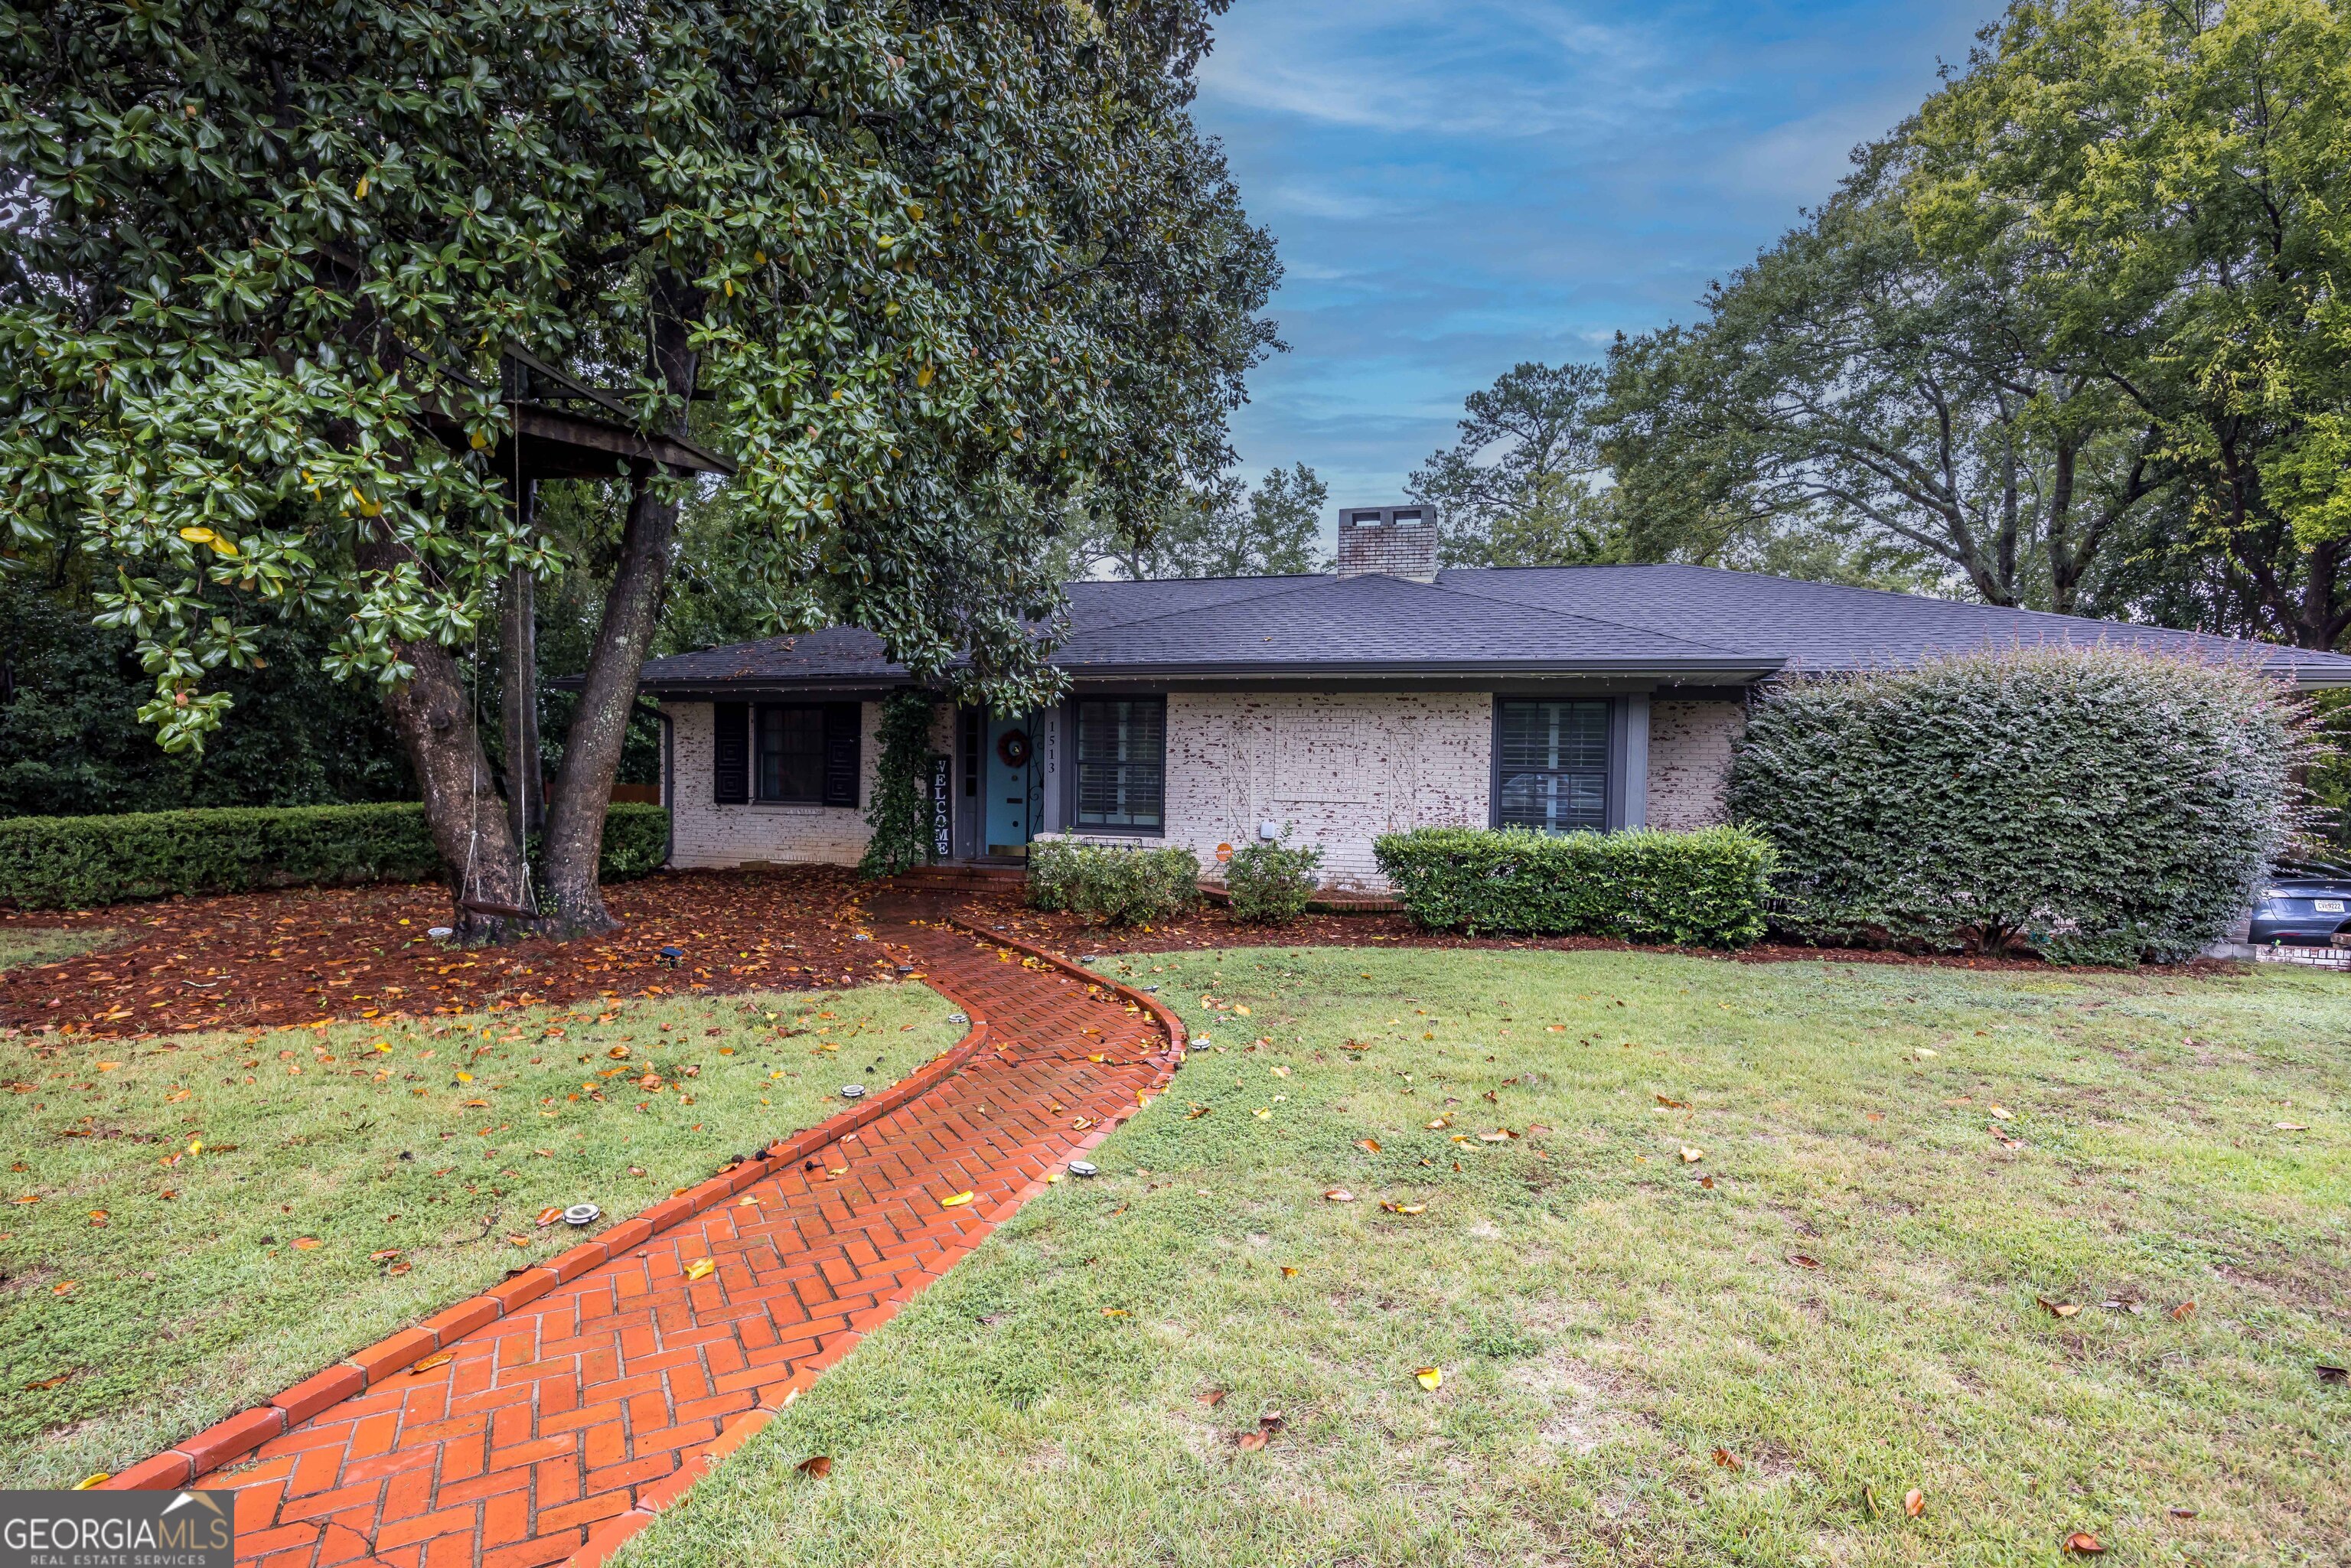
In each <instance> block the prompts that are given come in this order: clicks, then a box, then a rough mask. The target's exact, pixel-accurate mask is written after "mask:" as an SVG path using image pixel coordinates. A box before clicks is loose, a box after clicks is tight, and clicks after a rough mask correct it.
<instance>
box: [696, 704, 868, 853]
mask: <svg viewBox="0 0 2351 1568" xmlns="http://www.w3.org/2000/svg"><path fill="white" fill-rule="evenodd" d="M858 707H859V715H860V724H859V727H860V729H861V730H862V732H863V739H862V742H861V743H860V745H859V752H860V755H859V758H858V770H859V778H858V783H857V810H853V811H852V810H850V809H849V808H848V807H846V806H781V805H762V804H759V803H758V802H753V803H751V804H747V805H742V806H721V805H718V804H717V803H716V802H715V801H713V800H711V798H710V797H711V792H712V779H711V760H710V745H711V728H712V726H711V713H710V705H709V704H708V703H664V704H663V705H662V712H664V713H665V714H667V715H668V716H669V717H670V723H671V724H672V726H674V730H673V734H672V745H673V746H674V747H675V750H674V752H673V753H672V755H671V765H672V768H673V778H674V783H675V789H676V799H675V800H673V801H671V803H670V821H671V823H672V824H673V829H672V831H673V832H674V835H675V836H674V840H673V841H672V845H671V849H670V864H672V865H674V866H730V865H742V864H744V863H745V862H751V861H766V862H770V863H772V864H777V865H782V864H786V863H789V862H796V861H811V862H817V863H819V864H824V865H855V864H856V863H857V857H858V856H860V855H862V854H863V853H864V852H865V841H866V840H867V839H869V838H871V837H872V829H871V828H869V827H867V826H866V825H865V809H866V807H868V806H870V805H871V804H872V800H873V764H874V761H875V758H876V754H877V753H878V752H879V751H880V750H881V749H882V747H881V741H880V738H879V736H878V733H877V732H878V730H879V728H880V726H881V722H882V705H881V704H879V703H861V704H859V705H858Z"/></svg>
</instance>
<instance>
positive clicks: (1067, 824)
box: [1040, 691, 1167, 839]
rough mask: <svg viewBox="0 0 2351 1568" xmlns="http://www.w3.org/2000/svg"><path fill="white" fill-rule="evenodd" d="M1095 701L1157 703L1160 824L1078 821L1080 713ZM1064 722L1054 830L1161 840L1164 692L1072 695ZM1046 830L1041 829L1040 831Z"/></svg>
mask: <svg viewBox="0 0 2351 1568" xmlns="http://www.w3.org/2000/svg"><path fill="white" fill-rule="evenodd" d="M1095 702H1110V703H1119V702H1148V703H1156V704H1158V705H1159V825H1158V826H1157V827H1155V828H1138V827H1134V826H1133V825H1131V824H1130V825H1126V826H1115V825H1113V824H1110V823H1104V822H1081V821H1078V790H1079V788H1080V784H1079V778H1080V774H1081V772H1082V764H1081V760H1080V757H1079V750H1078V736H1079V723H1080V720H1079V715H1078V709H1079V707H1080V706H1081V705H1082V704H1085V703H1095ZM1062 714H1063V722H1064V723H1065V724H1067V726H1068V728H1067V729H1065V730H1063V731H1062V735H1061V741H1062V744H1061V758H1062V761H1061V773H1062V779H1061V791H1060V793H1061V827H1060V829H1058V830H1055V831H1061V832H1064V833H1075V834H1079V835H1081V836H1083V837H1086V838H1093V839H1164V838H1165V837H1166V836H1167V694H1166V693H1165V692H1132V691H1127V692H1087V693H1085V694H1083V695H1071V697H1070V699H1069V700H1068V701H1067V702H1066V703H1064V704H1063V705H1062ZM1042 831H1046V830H1041V829H1040V832H1042Z"/></svg>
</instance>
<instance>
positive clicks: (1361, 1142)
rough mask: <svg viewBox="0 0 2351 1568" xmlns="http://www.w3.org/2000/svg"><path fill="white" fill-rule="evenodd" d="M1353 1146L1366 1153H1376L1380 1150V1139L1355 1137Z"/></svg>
mask: <svg viewBox="0 0 2351 1568" xmlns="http://www.w3.org/2000/svg"><path fill="white" fill-rule="evenodd" d="M1355 1147H1357V1148H1359V1149H1361V1150H1363V1151H1364V1153H1365V1154H1367V1155H1376V1154H1378V1153H1379V1152H1380V1141H1379V1140H1378V1139H1377V1138H1357V1139H1356V1140H1355Z"/></svg>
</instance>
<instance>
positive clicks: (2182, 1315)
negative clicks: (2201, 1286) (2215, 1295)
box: [2171, 1301, 2196, 1323]
mask: <svg viewBox="0 0 2351 1568" xmlns="http://www.w3.org/2000/svg"><path fill="white" fill-rule="evenodd" d="M2195 1315H2196V1303H2195V1302H2193V1301H2182V1302H2180V1303H2179V1305H2178V1306H2176V1307H2174V1308H2172V1309H2171V1321H2172V1322H2178V1323H2184V1322H2187V1321H2188V1320H2189V1318H2192V1317H2194V1316H2195Z"/></svg>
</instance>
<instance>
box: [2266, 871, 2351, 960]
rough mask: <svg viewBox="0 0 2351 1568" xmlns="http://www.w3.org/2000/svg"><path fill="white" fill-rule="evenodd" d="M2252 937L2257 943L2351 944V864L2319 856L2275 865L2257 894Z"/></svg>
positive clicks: (2309, 945) (2292, 945)
mask: <svg viewBox="0 0 2351 1568" xmlns="http://www.w3.org/2000/svg"><path fill="white" fill-rule="evenodd" d="M2338 934H2340V935H2339V936H2338ZM2250 940H2251V941H2252V944H2253V946H2256V947H2267V946H2272V945H2273V944H2277V945H2283V946H2288V947H2332V946H2338V945H2342V946H2351V869H2346V868H2345V867H2343V866H2339V865H2327V864H2325V863H2323V862H2317V861H2280V862H2278V863H2277V864H2276V865H2274V866H2272V867H2271V868H2270V874H2269V880H2268V881H2266V882H2264V883H2262V885H2261V886H2260V887H2259V888H2258V889H2256V890H2255V892H2254V894H2253V925H2252V936H2251V938H2250Z"/></svg>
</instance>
